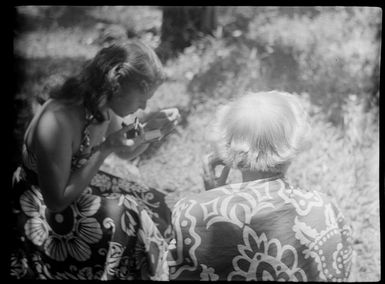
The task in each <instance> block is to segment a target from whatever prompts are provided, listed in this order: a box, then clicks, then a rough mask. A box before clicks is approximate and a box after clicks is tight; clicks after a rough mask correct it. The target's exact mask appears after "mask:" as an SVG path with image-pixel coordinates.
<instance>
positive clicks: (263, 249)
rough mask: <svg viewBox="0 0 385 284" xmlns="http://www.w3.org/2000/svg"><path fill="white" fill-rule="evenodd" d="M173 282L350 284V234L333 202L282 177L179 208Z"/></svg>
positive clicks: (215, 191)
mask: <svg viewBox="0 0 385 284" xmlns="http://www.w3.org/2000/svg"><path fill="white" fill-rule="evenodd" d="M172 223H173V227H174V233H175V239H174V240H173V241H172V242H171V244H170V251H169V255H168V262H169V266H170V279H171V280H227V281H232V280H253V281H265V280H274V281H346V279H347V278H348V277H349V273H350V268H351V258H352V253H353V251H352V246H351V229H350V227H349V226H348V225H346V224H345V222H344V217H343V216H342V214H341V212H340V211H339V210H338V209H337V207H336V206H335V205H334V204H333V203H331V202H330V201H329V200H328V198H327V197H326V196H325V195H324V194H321V193H319V192H316V191H305V190H302V189H299V188H292V187H291V186H290V185H289V184H288V183H287V182H286V181H285V180H284V179H282V177H276V178H272V179H265V180H258V181H252V182H247V183H239V184H232V185H226V186H223V187H219V188H216V189H213V190H209V191H206V192H204V193H201V194H198V195H196V196H194V197H189V198H185V199H182V200H180V201H179V202H178V203H177V204H176V205H175V207H174V210H173V213H172Z"/></svg>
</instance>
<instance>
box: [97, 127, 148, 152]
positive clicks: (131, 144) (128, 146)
mask: <svg viewBox="0 0 385 284" xmlns="http://www.w3.org/2000/svg"><path fill="white" fill-rule="evenodd" d="M133 128H134V124H133V123H132V124H129V125H126V126H124V127H122V128H121V129H120V130H118V131H116V132H113V133H111V134H110V135H109V136H107V137H106V139H105V140H104V142H103V143H102V144H101V147H102V150H105V151H107V152H109V153H112V152H114V153H124V154H129V153H131V152H134V151H135V150H136V149H137V148H138V147H140V146H141V145H142V143H143V142H144V138H143V137H142V135H139V136H137V137H135V138H132V139H127V138H126V133H127V132H128V131H129V130H131V129H133Z"/></svg>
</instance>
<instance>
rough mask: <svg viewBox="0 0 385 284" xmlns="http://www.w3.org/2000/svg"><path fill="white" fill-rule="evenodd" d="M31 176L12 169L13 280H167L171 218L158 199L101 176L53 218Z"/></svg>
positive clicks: (145, 190) (143, 189) (152, 191)
mask: <svg viewBox="0 0 385 284" xmlns="http://www.w3.org/2000/svg"><path fill="white" fill-rule="evenodd" d="M33 174H34V173H33V172H30V171H29V170H25V169H23V168H19V169H18V171H17V175H16V176H17V178H16V180H17V181H16V186H15V187H14V191H15V192H14V193H15V198H14V201H15V203H14V216H15V220H14V222H15V224H17V227H16V228H15V230H16V233H17V239H18V242H17V244H16V249H15V252H14V253H13V254H12V255H11V265H10V273H11V276H12V277H15V278H33V279H101V280H107V279H152V280H168V279H169V278H168V266H167V261H166V255H167V240H168V239H169V238H170V234H171V226H170V217H171V212H170V210H169V209H168V207H167V206H166V204H165V203H164V195H163V194H162V193H160V192H158V191H157V190H155V189H151V188H146V187H143V186H139V185H137V184H135V183H134V182H131V181H127V180H124V179H121V178H118V177H115V176H113V175H110V174H108V173H105V172H102V171H100V172H98V174H97V175H96V176H95V177H94V178H93V179H92V181H91V183H90V185H89V186H88V187H87V188H86V190H85V191H84V192H83V193H82V195H81V196H80V197H79V198H78V199H77V200H76V201H74V202H73V203H72V204H71V205H70V206H69V207H68V208H67V209H65V210H63V211H62V212H59V213H53V212H51V211H50V210H48V209H47V207H46V205H45V203H44V201H43V197H42V194H41V192H40V189H39V187H38V186H37V183H36V176H35V177H34V175H33ZM34 181H35V182H34Z"/></svg>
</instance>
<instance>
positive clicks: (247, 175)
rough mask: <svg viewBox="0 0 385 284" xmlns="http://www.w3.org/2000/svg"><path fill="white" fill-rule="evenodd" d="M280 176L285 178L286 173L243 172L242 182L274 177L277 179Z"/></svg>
mask: <svg viewBox="0 0 385 284" xmlns="http://www.w3.org/2000/svg"><path fill="white" fill-rule="evenodd" d="M279 175H282V176H283V175H284V173H277V172H261V171H248V170H243V171H242V182H248V181H254V180H259V179H266V178H272V177H277V176H279Z"/></svg>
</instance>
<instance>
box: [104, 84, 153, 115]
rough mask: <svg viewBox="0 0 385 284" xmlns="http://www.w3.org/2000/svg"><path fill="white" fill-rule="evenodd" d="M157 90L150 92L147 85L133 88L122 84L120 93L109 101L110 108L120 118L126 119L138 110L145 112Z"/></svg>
mask: <svg viewBox="0 0 385 284" xmlns="http://www.w3.org/2000/svg"><path fill="white" fill-rule="evenodd" d="M154 91H155V90H149V88H147V85H146V83H145V82H144V81H143V82H142V87H141V88H140V87H133V86H132V84H128V83H126V84H122V85H121V87H120V89H119V91H118V93H116V94H115V96H113V97H112V98H111V100H110V101H109V107H110V108H111V109H112V110H113V111H114V112H115V114H116V115H118V116H120V117H125V116H127V115H129V114H131V113H134V112H136V111H137V110H138V109H142V110H144V109H145V108H146V106H147V101H148V100H149V99H150V98H151V97H152V96H153V94H154Z"/></svg>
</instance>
